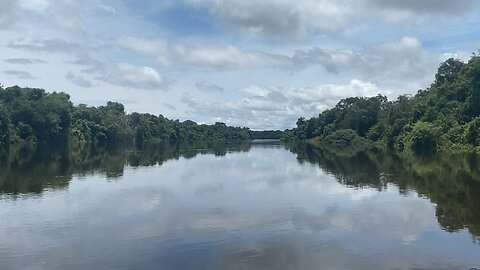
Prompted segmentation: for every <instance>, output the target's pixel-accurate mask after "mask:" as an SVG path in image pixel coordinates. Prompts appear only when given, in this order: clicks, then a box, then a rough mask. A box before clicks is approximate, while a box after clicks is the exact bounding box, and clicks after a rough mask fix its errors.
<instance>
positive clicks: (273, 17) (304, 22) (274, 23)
mask: <svg viewBox="0 0 480 270" xmlns="http://www.w3.org/2000/svg"><path fill="white" fill-rule="evenodd" d="M187 2H189V3H190V4H192V5H194V6H197V7H205V8H208V9H209V10H210V12H211V13H212V14H213V15H214V16H215V17H216V18H217V19H219V20H220V21H222V22H224V23H225V24H226V25H228V26H233V27H236V28H239V29H242V30H245V31H246V32H248V33H250V34H253V35H260V36H262V35H266V36H282V37H304V36H307V35H308V34H309V33H312V32H327V33H335V32H336V31H339V30H342V29H344V28H345V27H347V25H348V24H349V22H351V20H352V19H353V18H356V17H358V14H357V16H355V15H356V14H355V13H354V10H353V9H352V5H349V4H348V3H349V2H350V1H345V0H337V1H328V0H300V1H289V0H264V1H251V0H190V1H187Z"/></svg>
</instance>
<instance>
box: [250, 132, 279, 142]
mask: <svg viewBox="0 0 480 270" xmlns="http://www.w3.org/2000/svg"><path fill="white" fill-rule="evenodd" d="M282 136H283V131H281V130H261V131H257V130H252V131H250V137H251V138H252V140H278V139H280V138H282Z"/></svg>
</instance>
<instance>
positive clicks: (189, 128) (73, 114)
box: [0, 86, 251, 145]
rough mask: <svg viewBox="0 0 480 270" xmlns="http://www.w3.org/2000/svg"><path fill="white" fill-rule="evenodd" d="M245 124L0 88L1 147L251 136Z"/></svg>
mask: <svg viewBox="0 0 480 270" xmlns="http://www.w3.org/2000/svg"><path fill="white" fill-rule="evenodd" d="M250 138H251V137H250V130H249V129H248V128H238V127H229V126H227V125H226V124H224V123H215V124H214V125H198V124H197V123H195V122H193V121H188V120H187V121H184V122H180V121H179V120H170V119H167V118H165V117H163V116H162V115H159V116H155V115H151V114H141V113H132V114H127V113H125V108H124V106H123V105H122V104H120V103H117V102H108V103H107V105H106V106H99V107H88V106H87V105H84V104H80V105H78V106H73V104H72V102H70V97H69V95H67V94H65V93H56V92H54V93H47V92H45V91H44V90H43V89H36V88H20V87H18V86H13V87H8V88H5V89H4V88H2V87H0V145H9V144H10V143H18V142H30V143H37V142H41V143H52V142H56V143H57V142H67V141H76V142H95V143H112V142H126V141H135V142H137V143H143V142H145V141H162V142H181V141H199V140H203V141H237V140H250Z"/></svg>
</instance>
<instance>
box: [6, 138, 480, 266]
mask: <svg viewBox="0 0 480 270" xmlns="http://www.w3.org/2000/svg"><path fill="white" fill-rule="evenodd" d="M291 150H292V151H294V153H295V155H293V154H292V153H290V152H289V151H286V150H285V149H284V147H283V146H282V145H279V144H278V143H273V144H272V143H264V142H261V143H253V144H250V143H249V144H244V145H235V146H234V145H231V146H228V145H223V146H218V145H208V146H202V145H190V146H181V145H174V146H165V145H157V146H149V147H147V148H116V149H93V148H89V149H68V150H59V151H58V152H56V153H55V152H53V151H46V152H45V151H43V150H42V149H38V151H39V152H37V153H34V154H31V155H29V156H28V158H27V156H23V157H22V158H20V157H14V156H12V153H15V152H12V153H11V154H10V156H9V157H8V158H7V159H6V161H3V163H2V173H5V175H6V177H4V176H3V174H2V183H7V184H2V191H3V192H4V193H5V194H4V195H3V200H0V216H1V217H8V218H2V219H0V269H222V270H223V269H227V270H228V269H373V270H376V269H378V270H380V269H468V268H470V267H473V266H475V265H477V266H478V265H480V257H479V256H478V254H479V253H480V246H479V245H477V244H475V243H473V242H472V240H471V235H476V234H475V233H476V231H475V230H474V229H472V228H474V227H475V226H476V224H478V223H475V219H474V218H473V216H474V215H475V213H478V212H475V211H478V208H477V209H473V208H470V206H469V205H468V202H467V201H465V200H458V201H457V199H458V197H455V196H452V197H450V196H448V195H443V193H442V192H446V193H447V194H462V195H463V194H464V193H462V192H467V191H466V189H467V188H468V187H469V186H468V185H470V184H471V183H470V182H474V183H475V181H477V180H476V179H478V178H475V175H474V174H470V175H471V177H470V178H468V177H464V178H462V179H463V180H458V181H460V182H458V181H457V184H458V185H459V186H458V187H456V186H455V185H456V184H452V183H448V182H449V181H452V179H453V180H454V181H456V178H453V177H457V176H458V175H455V174H447V172H449V171H450V170H449V168H454V167H455V168H457V167H456V166H460V165H458V164H460V163H462V164H467V163H469V162H471V160H472V158H469V160H470V161H469V162H467V163H465V161H463V162H462V161H461V160H457V161H448V159H447V158H446V157H432V159H429V160H416V159H415V158H413V157H399V156H395V155H392V154H389V153H381V152H369V153H360V154H358V155H347V156H341V155H340V156H339V155H338V154H332V153H330V152H325V151H322V150H315V149H310V148H291ZM42 151H43V152H42ZM22 155H23V154H22ZM435 159H437V161H435V162H446V163H449V164H442V163H441V164H439V165H436V167H435V168H436V169H435V170H434V171H435V172H432V171H431V170H430V169H427V168H429V167H428V166H434V164H431V165H428V164H430V162H434V161H433V160H435ZM42 160H44V162H43V163H42ZM47 160H49V162H47ZM442 160H443V161H442ZM20 161H21V162H20ZM35 161H36V162H35ZM453 162H459V163H458V164H456V163H453ZM62 164H63V165H62ZM22 166H23V167H22ZM35 166H38V168H33V167H35ZM445 166H450V167H446V168H441V167H445ZM4 169H5V170H4ZM15 169H20V170H22V169H23V171H15ZM471 169H472V170H471V171H468V173H470V172H473V171H475V170H477V169H476V168H475V166H472V167H471ZM28 170H31V172H29V171H28ZM438 170H442V172H443V173H444V176H445V177H449V175H450V177H451V178H441V179H437V178H439V177H441V175H442V174H441V173H438ZM465 170H466V169H465ZM461 171H462V169H461V168H458V170H457V172H458V173H459V174H460V173H461ZM34 172H35V174H37V176H40V174H45V176H43V177H41V179H43V180H41V181H36V180H32V179H34V178H35V174H33V173H34ZM47 174H48V175H47ZM8 176H10V177H12V176H13V177H16V176H21V177H24V180H21V182H22V183H25V184H22V185H17V186H15V184H14V183H13V182H14V181H12V180H8V179H10V178H9V177H8ZM57 176H62V177H63V178H62V179H63V180H61V181H58V182H57V179H56V178H57ZM427 176H428V178H426V177H427ZM406 178H408V179H406ZM112 180H114V181H112ZM462 181H465V182H462ZM34 183H35V184H34ZM31 187H34V188H31ZM470 187H471V188H478V186H476V185H470ZM444 189H448V190H444ZM432 190H435V191H436V192H437V193H435V192H433V191H432ZM468 192H472V194H471V195H472V196H473V195H475V194H477V193H475V191H468ZM7 193H8V194H7ZM37 194H40V196H39V195H37ZM419 194H420V195H419ZM440 194H442V196H440ZM430 196H432V197H430ZM11 198H14V199H13V200H11ZM447 199H449V201H448V200H447ZM471 199H472V200H473V199H474V198H473V197H472V198H471ZM443 200H445V201H443ZM432 202H433V203H434V204H432ZM440 202H442V203H446V204H447V205H444V206H441V203H440ZM472 202H473V201H472ZM465 203H467V204H465ZM473 203H474V202H473ZM477 205H478V204H477ZM451 207H461V208H462V210H458V209H457V210H455V211H456V212H455V213H454V214H453V215H451V214H450V212H442V213H444V214H445V215H446V216H448V219H449V220H455V221H454V222H453V224H457V225H456V226H457V227H454V228H453V229H452V228H450V227H449V228H450V229H451V230H452V231H456V232H455V233H448V232H446V231H444V230H442V228H441V227H440V226H439V222H440V224H441V226H442V227H444V228H447V227H446V226H445V225H444V224H443V223H442V222H443V221H441V220H440V219H441V217H438V221H437V217H436V215H439V214H438V213H439V212H438V211H439V210H438V209H445V208H447V209H452V210H451V211H454V210H453V209H454V208H451ZM472 207H473V205H472ZM462 211H463V212H462ZM472 211H473V212H472ZM468 212H469V213H470V216H469V217H463V216H462V218H459V216H460V214H459V213H468ZM452 216H453V217H452ZM461 222H465V223H463V224H462V225H458V224H460V223H461ZM462 226H465V227H467V228H468V229H469V230H470V233H468V232H467V231H465V230H461V228H463V227H462ZM475 228H476V227H475Z"/></svg>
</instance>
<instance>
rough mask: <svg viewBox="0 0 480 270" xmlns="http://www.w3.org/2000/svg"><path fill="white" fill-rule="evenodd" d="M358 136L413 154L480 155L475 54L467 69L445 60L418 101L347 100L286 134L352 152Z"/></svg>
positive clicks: (479, 69)
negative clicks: (454, 151)
mask: <svg viewBox="0 0 480 270" xmlns="http://www.w3.org/2000/svg"><path fill="white" fill-rule="evenodd" d="M352 131H354V132H355V134H352ZM354 135H356V136H358V137H361V138H363V139H364V140H365V141H367V140H368V141H371V142H376V144H377V145H383V146H387V147H389V148H395V149H398V150H404V149H409V150H412V151H414V152H434V151H437V150H439V149H452V148H457V149H474V148H477V149H478V147H479V146H480V138H479V135H480V56H479V55H476V54H474V55H473V56H472V57H471V59H470V60H469V61H468V62H467V63H463V62H461V61H460V60H458V59H453V58H451V59H448V60H446V61H445V62H444V63H442V64H441V65H440V67H439V68H438V72H437V74H436V76H435V82H434V83H433V84H432V85H431V86H430V87H429V88H428V89H426V90H420V91H418V93H417V94H416V95H415V96H409V95H402V96H400V97H398V98H397V100H395V101H388V100H387V98H386V97H384V96H381V95H378V96H376V97H370V98H364V97H352V98H346V99H343V100H341V101H340V102H339V103H338V104H337V105H336V106H335V107H334V108H332V109H329V110H326V111H324V112H322V113H321V114H320V115H319V116H318V117H313V118H311V119H308V120H306V119H304V118H300V119H299V120H298V121H297V127H296V128H294V129H292V130H288V131H286V132H285V139H287V140H295V141H305V140H310V141H314V142H316V143H317V144H324V145H329V144H344V145H345V146H349V145H350V142H351V141H352V140H355V141H359V139H358V138H355V136H354ZM342 136H345V138H340V137H342ZM332 139H333V141H332Z"/></svg>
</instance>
